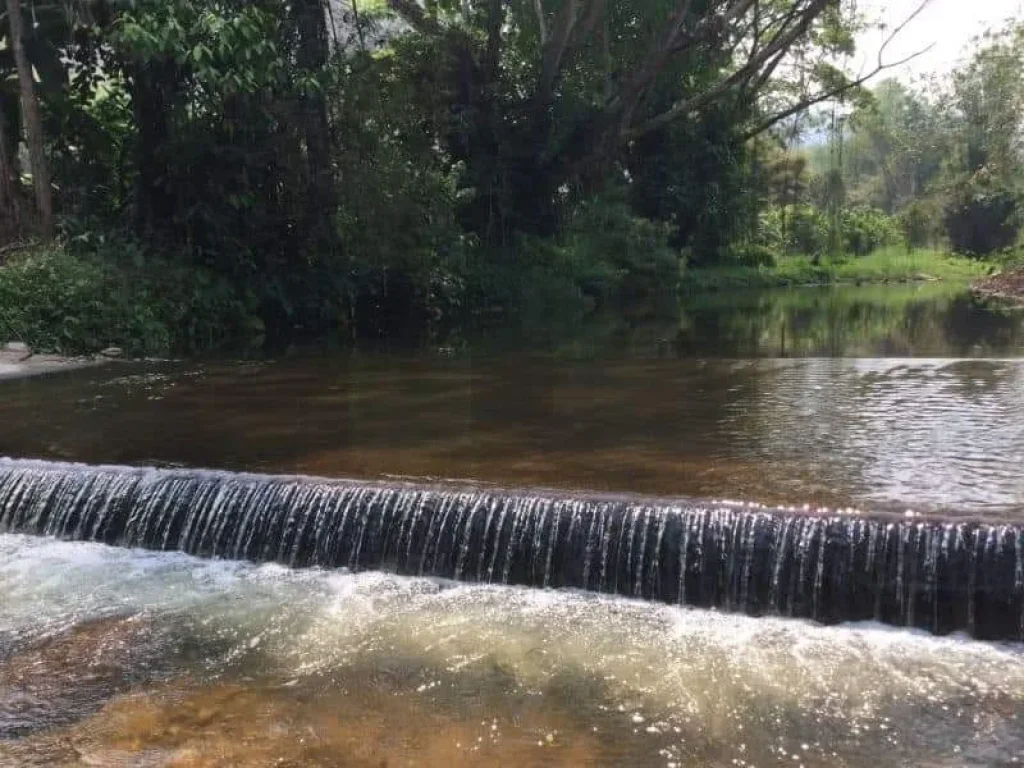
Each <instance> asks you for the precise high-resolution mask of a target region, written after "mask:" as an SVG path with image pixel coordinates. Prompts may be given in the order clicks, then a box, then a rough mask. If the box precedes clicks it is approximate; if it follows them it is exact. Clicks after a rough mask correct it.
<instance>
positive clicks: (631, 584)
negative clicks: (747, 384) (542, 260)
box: [0, 460, 1024, 639]
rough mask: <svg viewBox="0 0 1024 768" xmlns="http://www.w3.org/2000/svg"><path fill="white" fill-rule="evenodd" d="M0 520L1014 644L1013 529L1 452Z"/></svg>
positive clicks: (62, 531)
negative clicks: (8, 456)
mask: <svg viewBox="0 0 1024 768" xmlns="http://www.w3.org/2000/svg"><path fill="white" fill-rule="evenodd" d="M0 530H2V531H10V532H26V533H36V534H45V535H50V536H57V537H62V538H71V539H82V540H90V541H100V542H106V543H116V544H122V545H127V546H134V547H146V548H150V549H160V550H177V551H182V552H186V553H190V554H196V555H206V556H215V557H224V558H233V559H239V560H250V561H273V562H277V563H281V564H285V565H290V566H321V567H330V568H333V567H347V568H349V569H351V570H354V571H358V570H366V569H381V568H383V569H386V570H391V571H395V572H397V573H400V574H413V575H420V576H423V575H429V576H436V577H444V578H451V579H455V580H465V581H477V582H489V583H500V584H522V585H530V586H537V587H575V588H580V589H585V590H593V591H598V592H607V593H615V594H620V595H625V596H630V597H639V598H648V599H653V600H660V601H665V602H671V603H682V604H691V605H697V606H704V607H717V608H724V609H727V610H734V611H740V612H745V613H748V614H753V615H761V614H778V615H784V616H797V617H808V618H813V619H816V620H819V621H823V622H836V621H843V620H847V621H848V620H857V619H874V620H878V621H884V622H887V623H891V624H897V625H901V626H911V627H921V628H925V629H928V630H931V631H933V632H949V631H952V630H966V631H967V632H969V633H971V634H974V635H975V636H977V637H981V638H1005V639H1009V638H1013V639H1019V638H1021V637H1024V527H1022V526H1019V525H1011V524H1002V525H992V524H982V523H974V522H962V521H951V522H950V521H945V522H944V521H941V520H921V519H915V518H898V519H897V518H870V517H865V516H863V515H861V514H860V513H857V512H855V511H852V510H848V511H846V513H844V514H838V513H835V512H830V511H828V510H782V509H766V508H760V507H750V506H742V505H734V504H725V503H708V504H701V503H687V502H671V501H658V500H640V499H616V498H601V497H597V498H588V497H585V496H579V495H565V494H562V495H559V494H557V493H540V492H507V491H499V490H495V489H479V488H477V489H448V488H442V487H418V486H414V485H406V484H391V485H383V484H378V483H363V482H352V481H332V480H324V479H316V478H297V477H274V476H263V475H245V474H233V473H224V472H208V471H193V470H161V469H133V468H125V467H86V466H81V465H69V464H52V463H46V462H31V461H29V462H26V461H10V460H4V461H0Z"/></svg>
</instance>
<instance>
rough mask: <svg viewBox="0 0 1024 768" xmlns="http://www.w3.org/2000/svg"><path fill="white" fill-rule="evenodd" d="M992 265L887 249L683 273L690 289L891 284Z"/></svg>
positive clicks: (950, 276)
mask: <svg viewBox="0 0 1024 768" xmlns="http://www.w3.org/2000/svg"><path fill="white" fill-rule="evenodd" d="M988 269H989V266H988V265H987V264H986V263H984V262H979V261H977V260H975V259H968V258H964V257H962V256H954V255H952V254H948V253H942V252H940V251H930V250H914V251H910V252H907V251H906V250H905V249H903V248H899V247H891V248H884V249H881V250H878V251H875V252H874V253H871V254H868V255H867V256H861V257H853V256H851V257H847V258H842V259H838V260H831V259H823V260H822V261H821V262H820V263H818V264H815V263H814V262H813V260H812V259H811V257H809V256H784V257H782V258H779V259H778V260H777V262H776V263H775V264H774V265H773V266H761V267H745V266H721V267H704V268H701V267H697V268H694V269H690V270H687V271H686V272H685V273H684V274H683V277H682V283H681V284H682V288H683V290H685V291H687V292H695V291H722V290H740V289H749V288H778V287H787V286H797V285H839V284H853V285H862V284H886V283H913V282H933V281H937V280H949V281H959V282H968V281H970V280H975V279H978V278H981V277H983V276H984V275H985V274H986V273H987V270H988Z"/></svg>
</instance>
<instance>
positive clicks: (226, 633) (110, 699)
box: [0, 535, 1024, 768]
mask: <svg viewBox="0 0 1024 768" xmlns="http://www.w3.org/2000/svg"><path fill="white" fill-rule="evenodd" d="M0 592H2V594H3V595H4V598H5V599H4V600H2V601H0V626H2V627H3V628H4V632H5V636H6V638H7V647H6V649H5V651H4V654H5V659H6V660H5V664H4V665H3V666H2V667H0V765H4V766H7V765H11V766H25V765H30V766H31V765H40V766H42V765H104V766H108V765H133V766H134V765H153V766H176V767H180V766H211V765H213V766H232V765H254V766H271V765H296V766H298V765H322V766H337V765H354V766H367V767H368V766H380V765H382V764H386V765H396V766H399V765H451V766H469V765H518V766H533V765H538V766H539V765H615V766H665V767H667V766H712V767H714V768H718V767H719V766H723V767H724V766H729V767H730V768H732V767H733V766H762V767H763V766H770V765H787V766H793V768H796V766H799V765H804V766H806V767H807V768H810V767H811V766H832V767H834V766H878V765H914V766H921V765H928V766H1010V765H1017V764H1018V761H1019V760H1020V758H1021V756H1022V755H1024V722H1022V718H1024V655H1022V651H1021V647H1020V646H1019V645H1016V644H1011V645H1006V646H1003V645H999V644H990V643H978V642H973V641H969V640H965V639H963V638H936V637H933V636H929V635H925V634H919V633H914V632H907V631H905V630H888V629H882V628H879V627H877V626H874V625H864V626H849V625H846V626H837V627H822V626H817V625H812V624H807V623H804V622H801V621H792V620H785V619H774V618H761V619H749V618H746V617H742V616H735V615H729V614H723V613H714V612H709V611H701V610H693V609H685V608H679V607H675V606H667V605H661V606H659V605H656V604H651V603H643V602H639V601H631V600H623V599H621V598H613V597H609V596H601V595H593V594H587V593H583V592H571V591H568V592H567V591H553V590H548V591H544V590H534V589H520V588H515V587H512V588H510V587H501V586H497V585H493V586H492V585H458V584H454V583H452V582H445V581H437V580H433V579H427V578H419V577H413V578H409V577H398V576H394V575H388V574H381V573H363V574H350V573H345V572H340V571H323V570H318V569H304V570H294V569H288V568H284V567H281V566H278V565H272V564H265V565H252V564H246V563H239V562H229V561H213V560H199V559H194V558H192V557H189V556H185V555H181V554H177V553H147V552H141V551H132V550H128V549H122V548H110V547H107V546H104V545H98V544H86V543H73V542H59V541H54V540H52V539H46V538H38V537H22V536H12V535H0ZM75 627H78V628H79V629H78V630H77V631H76V630H74V629H72V628H75ZM5 675H6V677H5ZM12 679H14V680H16V681H17V685H12V684H11V680H12ZM76 691H77V692H79V693H78V695H73V693H74V692H76ZM12 724H13V725H15V726H16V729H12V728H11V726H12Z"/></svg>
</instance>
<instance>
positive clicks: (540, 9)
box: [533, 0, 548, 45]
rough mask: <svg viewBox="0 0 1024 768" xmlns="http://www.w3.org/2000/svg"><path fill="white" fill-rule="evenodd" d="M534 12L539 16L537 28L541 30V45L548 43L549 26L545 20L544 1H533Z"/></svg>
mask: <svg viewBox="0 0 1024 768" xmlns="http://www.w3.org/2000/svg"><path fill="white" fill-rule="evenodd" d="M533 11H534V13H536V14H537V27H538V28H539V29H540V44H541V45H544V44H545V43H547V41H548V24H547V21H545V19H544V5H543V3H542V0H533Z"/></svg>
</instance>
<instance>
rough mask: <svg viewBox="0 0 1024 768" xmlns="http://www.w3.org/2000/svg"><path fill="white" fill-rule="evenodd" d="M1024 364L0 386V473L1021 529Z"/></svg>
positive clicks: (207, 373)
mask: <svg viewBox="0 0 1024 768" xmlns="http://www.w3.org/2000/svg"><path fill="white" fill-rule="evenodd" d="M1022 388H1024V360H1021V361H1016V360H1002V361H1000V360H959V361H957V360H921V359H881V360H880V359H800V360H749V361H728V360H719V361H715V360H691V359H681V360H680V359H670V360H647V359H631V360H618V361H607V360H583V361H551V360H521V361H508V360H500V359H497V360H496V359H491V358H486V359H482V360H481V359H448V358H420V359H401V358H393V357H376V356H373V357H362V356H360V357H353V358H337V357H309V356H306V357H299V358H288V359H282V360H278V361H268V362H265V363H252V364H207V365H195V364H182V365H168V366H155V367H148V366H139V367H134V366H120V365H118V366H116V367H115V366H111V367H109V368H107V369H105V370H103V371H97V372H82V373H80V374H75V375H72V376H65V377H60V378H53V379H50V380H46V381H41V380H37V381H33V382H22V383H21V386H7V387H6V388H5V389H4V394H5V398H4V399H3V400H2V401H0V423H2V424H3V425H4V429H3V430H2V431H0V455H9V456H37V457H44V458H52V459H68V460H75V461H88V462H93V463H96V462H113V463H142V464H151V463H158V464H160V463H164V464H186V465H191V466H206V467H222V468H228V469H242V470H253V471H269V472H280V471H296V472H303V473H308V474H315V475H333V476H364V477H380V476H384V475H412V476H418V477H442V478H472V479H477V480H483V481H490V482H494V483H499V484H506V485H514V486H561V487H577V488H587V489H593V490H612V491H638V492H645V493H656V494H665V495H690V496H699V497H714V498H722V497H726V498H733V499H739V498H742V499H749V500H754V501H761V502H776V503H797V504H800V503H805V502H816V503H825V504H831V505H837V506H846V505H848V504H855V505H861V506H869V507H874V506H891V505H894V506H897V507H899V508H900V510H901V511H902V509H905V508H907V507H913V508H922V509H925V508H936V509H942V510H946V511H949V512H950V513H952V514H973V515H986V514H1000V515H1003V514H1006V513H1007V512H1011V513H1014V514H1015V513H1016V512H1019V511H1021V510H1024V474H1022V473H1021V471H1020V467H1021V466H1022V458H1024V396H1022V395H1024V389H1022Z"/></svg>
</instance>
